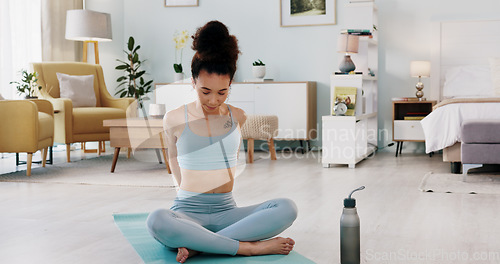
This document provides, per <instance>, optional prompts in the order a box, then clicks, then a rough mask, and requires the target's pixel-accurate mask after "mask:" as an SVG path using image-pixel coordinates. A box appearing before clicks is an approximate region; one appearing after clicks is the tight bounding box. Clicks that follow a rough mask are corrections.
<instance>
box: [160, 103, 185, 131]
mask: <svg viewBox="0 0 500 264" xmlns="http://www.w3.org/2000/svg"><path fill="white" fill-rule="evenodd" d="M184 119H185V115H184V105H182V106H179V107H178V108H176V109H173V110H170V111H168V112H167V113H166V114H165V116H164V117H163V128H165V129H167V128H175V127H178V126H179V125H181V124H184V123H185V120H184Z"/></svg>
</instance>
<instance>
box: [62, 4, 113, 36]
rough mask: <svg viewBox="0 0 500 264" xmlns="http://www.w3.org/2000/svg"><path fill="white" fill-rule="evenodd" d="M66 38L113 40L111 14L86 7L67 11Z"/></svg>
mask: <svg viewBox="0 0 500 264" xmlns="http://www.w3.org/2000/svg"><path fill="white" fill-rule="evenodd" d="M66 39H69V40H79V41H111V40H112V39H113V37H112V34H111V15H110V14H107V13H100V12H95V11H91V10H85V9H75V10H68V12H67V13H66Z"/></svg>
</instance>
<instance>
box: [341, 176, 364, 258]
mask: <svg viewBox="0 0 500 264" xmlns="http://www.w3.org/2000/svg"><path fill="white" fill-rule="evenodd" d="M364 188H365V186H361V187H359V188H357V189H356V190H354V191H352V192H351V194H349V197H348V198H346V199H344V210H343V211H342V216H341V217H340V263H341V264H359V263H360V262H361V256H360V251H361V249H360V241H359V216H358V212H357V210H356V200H355V199H353V198H351V196H352V194H353V193H354V192H355V191H360V190H363V189H364Z"/></svg>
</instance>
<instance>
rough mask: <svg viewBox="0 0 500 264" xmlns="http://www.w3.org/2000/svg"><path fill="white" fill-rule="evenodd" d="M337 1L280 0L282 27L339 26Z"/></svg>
mask: <svg viewBox="0 0 500 264" xmlns="http://www.w3.org/2000/svg"><path fill="white" fill-rule="evenodd" d="M336 5H337V4H336V0H280V26H281V27H298V26H319V25H335V24H337V15H336Z"/></svg>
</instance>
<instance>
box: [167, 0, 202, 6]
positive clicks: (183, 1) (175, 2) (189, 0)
mask: <svg viewBox="0 0 500 264" xmlns="http://www.w3.org/2000/svg"><path fill="white" fill-rule="evenodd" d="M180 6H198V0H165V7H180Z"/></svg>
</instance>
